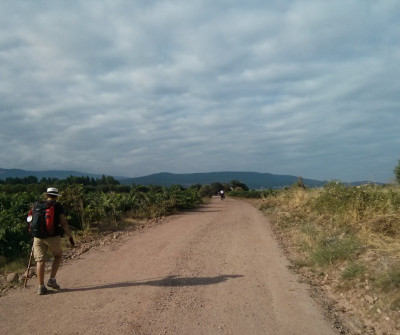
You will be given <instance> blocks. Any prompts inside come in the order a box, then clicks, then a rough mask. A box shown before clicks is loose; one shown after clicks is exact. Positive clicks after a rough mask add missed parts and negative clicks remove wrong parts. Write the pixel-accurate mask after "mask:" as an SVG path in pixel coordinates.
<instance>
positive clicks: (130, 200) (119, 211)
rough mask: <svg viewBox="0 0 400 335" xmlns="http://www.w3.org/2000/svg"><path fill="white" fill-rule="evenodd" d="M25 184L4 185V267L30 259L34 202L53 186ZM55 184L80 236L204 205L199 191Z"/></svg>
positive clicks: (0, 250) (0, 217) (0, 241)
mask: <svg viewBox="0 0 400 335" xmlns="http://www.w3.org/2000/svg"><path fill="white" fill-rule="evenodd" d="M23 182H24V180H19V181H18V183H13V182H12V181H10V180H8V183H6V184H3V185H0V190H1V192H0V267H2V266H3V265H5V264H6V263H8V262H10V261H12V260H14V259H17V258H20V257H26V255H27V254H28V253H29V249H30V245H31V241H32V238H31V236H30V235H29V232H28V227H27V223H26V216H27V213H28V211H29V209H30V208H31V206H32V204H33V203H34V202H36V201H38V200H43V197H44V195H43V192H44V191H45V190H46V187H47V185H48V184H47V183H48V182H49V181H48V180H45V181H41V182H38V181H36V183H33V184H28V183H25V184H24V183H23ZM50 182H52V185H56V186H57V187H58V188H59V189H60V191H61V197H60V198H59V202H60V203H61V204H62V205H63V206H64V208H65V210H66V213H67V218H68V222H69V225H70V227H71V228H72V229H73V230H74V231H77V232H79V231H87V230H97V231H99V230H100V231H101V230H104V229H110V228H111V229H117V228H118V226H119V225H120V223H121V222H122V220H123V219H124V218H127V217H129V218H138V219H147V218H156V217H160V216H166V215H170V214H172V213H174V212H176V211H178V210H185V209H190V208H194V207H196V206H198V205H200V204H201V203H202V197H201V196H200V193H199V188H198V187H192V188H188V189H185V188H183V187H181V186H179V185H176V186H171V187H168V188H167V187H160V186H149V187H145V186H122V185H118V182H115V181H114V180H113V179H112V178H111V179H110V178H104V179H103V180H97V181H95V180H89V179H85V178H83V179H80V178H76V177H72V179H70V180H63V181H58V180H51V181H50ZM82 182H84V183H82Z"/></svg>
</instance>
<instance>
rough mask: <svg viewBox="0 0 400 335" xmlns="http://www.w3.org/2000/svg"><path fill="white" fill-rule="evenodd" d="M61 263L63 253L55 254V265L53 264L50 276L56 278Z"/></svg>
mask: <svg viewBox="0 0 400 335" xmlns="http://www.w3.org/2000/svg"><path fill="white" fill-rule="evenodd" d="M60 264H61V255H60V256H54V261H53V265H52V266H51V274H50V278H56V274H57V271H58V268H59V267H60Z"/></svg>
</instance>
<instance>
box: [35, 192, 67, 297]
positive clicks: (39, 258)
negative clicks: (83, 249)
mask: <svg viewBox="0 0 400 335" xmlns="http://www.w3.org/2000/svg"><path fill="white" fill-rule="evenodd" d="M58 196H59V193H58V189H57V188H55V187H49V188H48V189H47V192H46V201H45V202H37V203H35V205H34V207H33V209H32V215H31V216H30V221H31V226H30V230H31V233H32V235H33V236H34V239H33V254H34V257H35V261H36V271H37V277H38V281H39V290H38V294H39V295H42V294H45V293H46V292H47V288H46V286H45V285H44V272H45V264H46V254H47V251H48V250H49V249H50V251H51V253H52V254H53V257H54V260H53V264H52V267H51V273H50V279H49V280H48V282H47V286H48V287H51V288H53V289H56V290H60V285H58V284H57V281H56V274H57V271H58V268H59V266H60V264H61V256H62V249H61V237H62V236H63V235H64V232H65V234H66V235H67V236H68V238H69V243H70V244H71V247H74V246H75V242H74V239H73V237H72V234H71V230H70V229H69V226H68V222H67V218H66V216H65V212H64V208H63V206H62V205H61V204H60V203H59V202H57V199H58ZM28 218H29V217H28ZM28 221H29V220H28Z"/></svg>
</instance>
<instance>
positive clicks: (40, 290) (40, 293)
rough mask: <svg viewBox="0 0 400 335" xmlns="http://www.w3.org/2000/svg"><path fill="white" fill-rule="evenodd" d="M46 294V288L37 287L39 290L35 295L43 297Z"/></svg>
mask: <svg viewBox="0 0 400 335" xmlns="http://www.w3.org/2000/svg"><path fill="white" fill-rule="evenodd" d="M46 293H47V288H46V286H44V285H42V286H39V290H38V293H37V294H39V295H43V294H46Z"/></svg>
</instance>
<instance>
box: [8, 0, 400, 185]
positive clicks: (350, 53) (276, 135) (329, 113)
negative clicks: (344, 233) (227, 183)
mask: <svg viewBox="0 0 400 335" xmlns="http://www.w3.org/2000/svg"><path fill="white" fill-rule="evenodd" d="M399 17H400V1H398V0H388V1H385V0H380V1H378V0H335V1H332V0H331V1H320V0H315V1H311V0H310V1H309V0H293V1H291V0H287V1H277V0H269V1H265V0H246V1H236V0H229V1H228V0H201V1H200V0H191V1H187V0H169V1H151V0H149V1H128V0H126V1H125V0H92V1H91V0H86V1H66V0H65V1H50V0H49V1H42V0H35V1H14V0H3V1H1V2H0V168H6V169H11V168H19V169H24V170H75V171H80V172H85V173H96V174H106V175H112V176H125V177H138V176H144V175H148V174H152V173H158V172H171V173H195V172H216V171H254V172H269V173H274V174H288V175H294V176H302V177H303V178H311V179H319V180H342V181H360V180H370V181H376V182H390V181H392V180H393V179H394V174H393V169H394V167H395V166H396V165H397V164H398V162H399V159H400V136H399V128H400V108H399V107H400V29H399V25H398V24H399V21H398V20H399Z"/></svg>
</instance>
